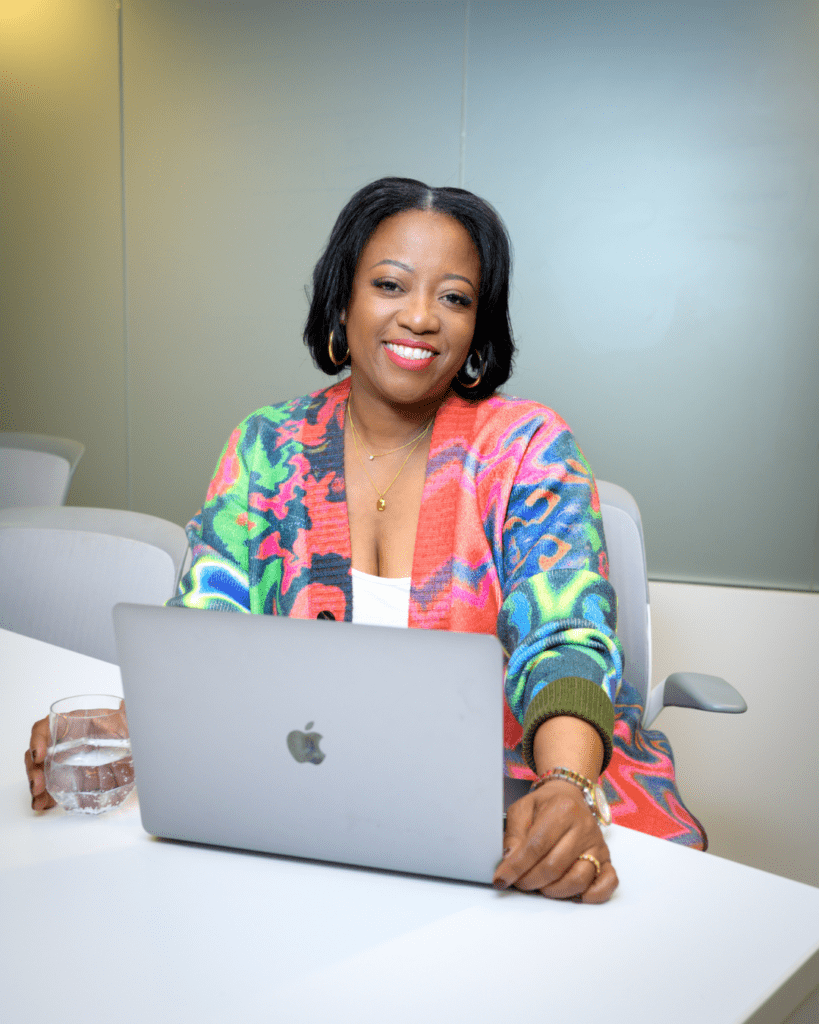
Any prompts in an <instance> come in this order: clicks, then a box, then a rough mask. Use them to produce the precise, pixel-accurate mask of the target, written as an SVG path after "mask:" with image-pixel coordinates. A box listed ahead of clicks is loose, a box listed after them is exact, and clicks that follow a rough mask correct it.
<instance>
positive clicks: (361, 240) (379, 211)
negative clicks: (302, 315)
mask: <svg viewBox="0 0 819 1024" xmlns="http://www.w3.org/2000/svg"><path fill="white" fill-rule="evenodd" d="M405 210H435V211H437V212H439V213H444V214H446V215H447V216H448V217H453V218H454V219H455V220H457V221H458V222H459V223H460V224H462V225H463V226H464V227H465V228H466V230H467V231H468V232H469V235H470V237H471V239H472V241H473V242H474V244H475V248H476V249H477V250H478V256H479V258H480V261H481V283H480V290H479V293H478V309H477V319H476V321H475V335H474V337H473V339H472V346H471V348H470V350H469V356H468V357H467V359H466V362H465V364H464V366H463V367H462V368H461V369H460V370H459V372H458V375H457V376H456V377H455V379H454V380H453V382H452V387H453V390H454V391H455V392H456V393H457V394H459V395H461V396H462V397H463V398H467V399H472V400H477V399H480V398H486V397H487V396H488V395H491V394H492V393H493V392H494V391H495V390H496V389H497V388H499V387H501V386H502V385H503V384H505V383H506V381H507V380H508V379H509V377H510V375H511V373H512V360H513V358H514V354H515V343H514V340H513V338H512V325H511V323H510V320H509V279H510V276H511V270H512V252H511V244H510V241H509V235H508V234H507V231H506V228H505V227H504V224H503V221H502V220H501V219H500V217H499V216H498V214H497V213H496V212H495V210H494V209H493V207H492V206H490V204H489V203H487V202H486V201H485V200H484V199H481V198H479V197H478V196H476V195H474V194H473V193H472V192H467V191H466V190H465V189H462V188H430V187H429V186H428V185H425V184H424V183H423V182H421V181H416V180H415V179H413V178H380V179H379V180H378V181H374V182H372V183H371V184H369V185H365V186H364V188H362V189H359V191H358V192H356V194H355V195H354V196H353V197H352V199H350V201H349V202H348V203H347V205H346V206H345V207H344V209H343V210H342V211H341V213H340V214H339V216H338V220H337V221H336V223H335V226H334V227H333V230H332V232H331V234H330V238H329V240H328V242H327V247H326V249H325V250H324V252H323V254H322V256H321V258H320V259H319V261H318V263H317V264H316V266H315V269H314V271H313V294H312V298H311V301H310V311H309V313H308V315H307V323H306V325H305V328H304V343H305V345H307V347H308V349H309V350H310V354H311V355H312V357H313V362H314V363H315V364H316V366H318V368H319V369H320V370H323V371H324V372H325V373H328V374H331V375H332V374H337V373H340V372H341V371H342V370H343V369H344V367H345V366H348V365H349V361H350V360H349V352H348V354H347V358H346V359H345V360H344V361H343V362H342V363H339V364H335V363H334V362H333V361H332V360H331V358H330V334H331V332H332V334H333V342H332V346H333V354H334V356H335V358H338V357H339V356H340V355H341V354H342V353H343V352H345V351H348V350H347V342H346V335H345V332H344V326H343V324H342V323H341V321H340V317H341V313H342V311H343V310H345V309H346V308H347V305H348V303H349V301H350V294H351V292H352V287H353V277H354V275H355V270H356V266H357V265H358V259H359V257H360V255H361V252H362V250H363V248H364V246H365V245H366V244H367V242H368V241H369V239H370V236H371V235H372V233H373V232H374V231H375V229H376V228H377V227H378V225H379V224H380V223H381V221H383V220H386V218H387V217H392V216H394V215H395V214H397V213H403V212H404V211H405ZM479 374H480V380H479V381H478V383H477V384H476V385H475V386H474V387H471V388H470V387H468V386H467V385H468V384H470V383H471V382H472V381H474V380H475V379H476V378H477V377H478V375H479ZM464 382H465V383H464Z"/></svg>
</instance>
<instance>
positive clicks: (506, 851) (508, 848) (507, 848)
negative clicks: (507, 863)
mask: <svg viewBox="0 0 819 1024" xmlns="http://www.w3.org/2000/svg"><path fill="white" fill-rule="evenodd" d="M511 852H512V847H511V846H504V848H503V855H504V857H508V856H509V854H510V853H511Z"/></svg>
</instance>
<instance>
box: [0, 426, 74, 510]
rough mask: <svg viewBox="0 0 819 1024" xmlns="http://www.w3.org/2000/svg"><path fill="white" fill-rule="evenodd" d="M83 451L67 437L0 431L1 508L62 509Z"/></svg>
mask: <svg viewBox="0 0 819 1024" xmlns="http://www.w3.org/2000/svg"><path fill="white" fill-rule="evenodd" d="M84 451H85V445H83V444H80V442H79V441H72V440H70V439H69V438H67V437H49V436H48V435H47V434H21V433H18V432H17V431H8V430H3V431H0V508H17V507H20V506H23V507H28V506H31V505H64V504H65V499H66V498H67V496H68V488H69V487H70V486H71V478H72V477H73V475H74V470H75V469H76V468H77V463H78V462H79V461H80V459H81V458H82V456H83V452H84Z"/></svg>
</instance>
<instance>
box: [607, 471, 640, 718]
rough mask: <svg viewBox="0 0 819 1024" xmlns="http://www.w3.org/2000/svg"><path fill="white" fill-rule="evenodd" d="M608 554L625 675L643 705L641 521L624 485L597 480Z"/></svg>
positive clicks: (634, 502) (633, 501)
mask: <svg viewBox="0 0 819 1024" xmlns="http://www.w3.org/2000/svg"><path fill="white" fill-rule="evenodd" d="M597 493H598V494H599V496H600V510H601V512H602V514H603V529H604V531H605V534H606V546H607V548H608V554H609V582H610V583H611V585H612V586H613V587H614V590H615V592H616V594H617V635H618V636H619V638H620V643H621V644H622V645H623V650H624V651H625V655H626V665H625V673H624V675H625V678H626V679H628V681H629V682H630V683H631V685H632V686H633V687H634V688H635V689H636V690H638V691H639V693H640V696H641V697H642V699H643V706H645V702H646V700H647V699H648V691H649V687H650V685H651V609H650V606H649V594H648V576H647V570H646V549H645V542H644V540H643V523H642V520H641V518H640V510H639V508H638V507H637V502H636V501H635V500H634V498H633V497H632V496H631V495H630V494H629V492H628V491H627V490H625V489H624V488H623V487H619V486H618V485H617V484H612V483H608V482H607V481H605V480H598V481H597Z"/></svg>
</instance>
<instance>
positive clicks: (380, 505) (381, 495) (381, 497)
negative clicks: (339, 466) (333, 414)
mask: <svg viewBox="0 0 819 1024" xmlns="http://www.w3.org/2000/svg"><path fill="white" fill-rule="evenodd" d="M347 416H348V417H349V419H350V427H351V428H352V431H353V444H354V445H355V453H356V455H357V456H358V461H359V462H360V463H361V468H362V469H363V470H364V475H365V476H366V477H367V479H368V480H369V481H370V483H371V484H372V485H373V490H374V491H375V493H376V494H377V495H378V501H377V502H376V503H375V509H376V511H377V512H383V511H384V509H385V508H386V507H387V502H386V500H385V499H386V495H387V491H389V489H390V487H392V485H393V484H394V483H395V481H396V480H397V479H398V477H399V476H401V473H402V472H403V469H404V466H406V464H407V463H408V462H409V460H410V458H411V457H412V453H413V452H414V451H415V449H416V448H417V447H418V445H419V444H420V443H421V440H422V438H423V437H424V435H425V434H426V432H427V431H428V430H429V428H430V427H431V426H432V420H430V421H429V423H427V425H426V426H425V427H424V429H423V430H422V431H421V433H420V434H419V435H418V436H417V437H416V438H413V440H412V441H408V442H407V444H411V445H412V448H410V450H409V454H408V455H407V457H406V458H405V459H404V461H403V462H402V463H401V468H400V469H399V470H398V472H397V473H396V474H395V476H394V477H393V478H392V480H390V482H389V483H388V484H387V486H386V487H385V488H384V490H383V491H379V489H378V488H377V487H376V486H375V480H373V478H372V477H371V476H370V474H369V473H368V472H367V467H366V466H365V465H364V460H363V459H362V458H361V452H360V451H359V448H358V431H357V430H356V429H355V423H353V414H352V413H351V412H350V403H349V401H348V402H347ZM362 447H363V442H362ZM406 447H407V445H406V444H402V445H401V447H400V448H393V449H392V450H393V451H394V452H400V451H401V449H402V448H406ZM364 451H365V452H366V451H367V449H366V448H364ZM382 454H383V455H389V454H390V452H382ZM370 458H371V459H372V455H370Z"/></svg>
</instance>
